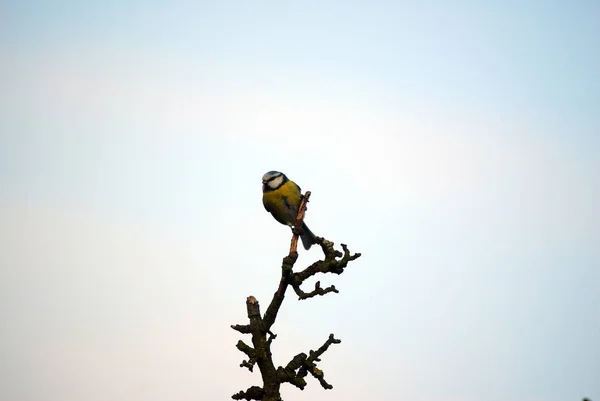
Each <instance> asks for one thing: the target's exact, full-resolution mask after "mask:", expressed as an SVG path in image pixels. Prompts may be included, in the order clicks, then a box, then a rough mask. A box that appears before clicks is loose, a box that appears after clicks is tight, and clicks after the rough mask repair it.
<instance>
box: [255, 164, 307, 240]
mask: <svg viewBox="0 0 600 401" xmlns="http://www.w3.org/2000/svg"><path fill="white" fill-rule="evenodd" d="M262 190H263V198H262V201H263V205H264V207H265V209H266V210H267V212H269V213H271V214H272V215H273V217H274V218H275V220H277V221H278V222H280V223H281V224H284V225H287V226H290V227H293V226H294V224H295V223H296V216H297V214H298V208H299V207H300V201H301V200H302V197H303V195H302V192H301V190H300V187H299V186H298V184H296V183H295V182H294V181H292V180H290V179H289V178H287V177H286V175H285V174H283V173H282V172H280V171H269V172H267V173H265V175H263V177H262ZM301 229H302V234H301V235H300V239H301V240H302V245H303V246H304V249H306V250H308V249H310V247H311V246H312V245H313V244H316V243H317V238H316V237H315V235H314V234H313V233H312V231H310V229H309V228H308V227H307V226H306V224H305V223H304V222H302V227H301Z"/></svg>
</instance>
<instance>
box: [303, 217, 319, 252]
mask: <svg viewBox="0 0 600 401" xmlns="http://www.w3.org/2000/svg"><path fill="white" fill-rule="evenodd" d="M300 239H301V240H302V245H303V246H304V249H306V250H309V249H310V247H311V246H312V245H313V244H316V243H317V237H315V235H314V234H313V232H312V231H310V229H309V228H308V227H307V226H306V224H305V223H304V222H303V223H302V235H301V236H300Z"/></svg>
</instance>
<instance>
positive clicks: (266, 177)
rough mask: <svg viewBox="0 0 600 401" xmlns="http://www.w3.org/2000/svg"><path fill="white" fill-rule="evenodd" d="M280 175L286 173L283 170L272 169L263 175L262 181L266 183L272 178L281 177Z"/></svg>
mask: <svg viewBox="0 0 600 401" xmlns="http://www.w3.org/2000/svg"><path fill="white" fill-rule="evenodd" d="M280 176H283V177H285V174H283V173H282V172H281V171H275V170H272V171H269V172H267V173H265V175H263V177H262V182H263V184H265V183H267V182H269V181H270V180H272V179H274V178H277V177H280Z"/></svg>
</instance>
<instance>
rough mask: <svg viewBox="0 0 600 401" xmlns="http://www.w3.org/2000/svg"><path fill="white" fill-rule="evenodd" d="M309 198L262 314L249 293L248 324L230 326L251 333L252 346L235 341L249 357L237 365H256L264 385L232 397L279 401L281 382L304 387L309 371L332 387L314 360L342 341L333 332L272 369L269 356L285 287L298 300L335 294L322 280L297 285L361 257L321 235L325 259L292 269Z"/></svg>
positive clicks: (337, 271) (302, 205)
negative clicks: (304, 286) (311, 285)
mask: <svg viewBox="0 0 600 401" xmlns="http://www.w3.org/2000/svg"><path fill="white" fill-rule="evenodd" d="M309 198H310V192H306V194H305V195H304V196H303V197H302V199H301V202H300V205H299V208H298V214H297V216H296V221H295V225H294V228H293V230H292V233H293V235H292V241H291V243H290V251H289V254H288V255H287V256H286V257H285V258H283V261H282V264H281V278H280V280H279V286H278V287H277V291H275V293H274V294H273V298H272V300H271V303H270V304H269V306H268V307H267V310H266V311H265V314H264V316H261V313H260V306H259V303H258V301H257V300H256V298H254V297H253V296H249V297H248V298H247V300H246V309H247V312H248V319H249V320H250V324H246V325H239V324H236V325H232V326H231V328H232V329H233V330H236V331H238V332H240V333H242V334H252V345H253V346H252V347H251V346H249V345H248V344H246V343H244V342H243V341H241V340H240V341H238V343H237V344H236V347H237V348H238V349H239V350H240V351H241V352H243V353H244V354H246V355H247V356H248V360H244V361H242V363H241V364H240V367H245V368H248V370H250V371H251V372H252V371H253V369H254V366H255V365H258V368H259V370H260V374H261V377H262V380H263V387H258V386H253V387H250V388H249V389H248V390H246V391H240V392H238V393H237V394H234V395H233V396H232V398H233V399H234V400H261V401H281V396H280V393H279V389H280V386H281V384H282V383H290V384H292V385H294V386H296V387H298V388H300V389H304V387H305V386H306V380H305V377H306V376H307V375H308V373H310V374H311V375H312V376H313V377H314V378H315V379H317V380H318V381H319V383H320V384H321V386H322V387H323V388H325V389H331V388H333V386H331V385H330V384H329V383H327V382H326V381H325V379H324V373H323V371H322V370H320V369H319V368H318V367H317V365H316V363H317V362H319V361H320V359H319V357H320V356H321V355H322V354H323V353H324V352H325V351H326V350H327V349H328V348H329V346H330V345H331V344H338V343H340V342H341V341H340V340H338V339H335V338H334V337H333V334H331V335H330V336H329V339H328V340H327V341H326V342H325V343H324V344H323V345H322V346H321V347H320V348H319V349H317V351H312V350H311V351H310V352H309V355H306V354H305V353H300V354H298V355H296V356H295V357H294V358H293V359H292V360H291V361H290V362H289V363H288V364H287V365H286V366H285V368H283V367H281V366H280V367H278V368H277V369H275V365H274V364H273V358H272V355H271V343H272V342H273V340H274V339H275V338H276V337H277V335H276V334H273V332H272V331H271V327H272V326H273V324H275V320H276V319H277V314H278V313H279V309H280V308H281V305H282V304H283V300H284V298H285V292H286V290H287V288H288V286H290V285H291V286H292V288H293V289H294V291H295V292H296V294H297V295H298V297H299V299H308V298H312V297H315V296H317V295H319V296H322V295H325V294H328V293H330V292H335V293H337V292H338V290H337V289H336V288H335V286H334V285H331V286H329V287H326V288H322V287H321V282H320V281H317V282H316V284H315V288H314V290H312V291H310V292H304V291H303V290H302V289H301V288H300V286H301V285H302V283H303V282H304V281H305V280H307V279H308V278H310V277H312V276H314V275H316V274H317V273H334V274H342V273H343V272H344V269H345V268H346V266H347V265H348V263H349V262H350V261H353V260H355V259H357V258H358V257H360V256H361V255H360V253H356V254H351V253H350V251H349V250H348V248H347V246H346V245H345V244H341V246H342V250H343V252H340V251H338V250H336V249H335V248H334V243H333V242H330V241H327V240H326V239H324V238H320V237H317V244H319V245H320V246H321V249H322V250H323V254H324V256H325V257H324V259H323V260H320V261H317V262H315V263H313V264H311V265H310V266H308V267H306V268H305V269H304V270H302V271H300V272H294V271H293V268H294V265H295V263H296V261H297V260H298V252H297V247H298V238H299V236H300V235H301V228H300V227H302V222H303V219H304V213H305V211H306V204H307V202H308V200H309Z"/></svg>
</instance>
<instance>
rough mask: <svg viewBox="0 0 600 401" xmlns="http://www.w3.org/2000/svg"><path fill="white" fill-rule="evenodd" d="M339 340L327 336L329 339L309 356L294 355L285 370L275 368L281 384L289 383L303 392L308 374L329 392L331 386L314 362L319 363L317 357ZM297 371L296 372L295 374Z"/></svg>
mask: <svg viewBox="0 0 600 401" xmlns="http://www.w3.org/2000/svg"><path fill="white" fill-rule="evenodd" d="M341 342H342V341H341V340H338V339H336V338H334V336H333V334H330V335H329V338H328V339H327V341H326V342H325V344H323V345H322V346H321V347H320V348H319V349H318V350H317V351H313V350H311V351H310V356H308V357H307V356H306V354H305V353H300V354H298V355H296V356H295V357H294V358H293V359H292V360H291V361H290V362H289V363H288V364H287V365H286V367H285V368H282V367H281V366H280V367H278V368H277V376H278V377H279V380H280V381H281V382H282V383H291V384H293V385H294V386H296V387H298V388H299V389H300V390H304V387H305V386H306V380H304V378H305V377H306V375H307V374H308V373H309V372H310V374H311V375H312V376H313V377H314V378H315V379H317V380H318V381H319V383H321V386H322V387H323V388H324V389H326V390H330V389H332V388H333V386H332V385H331V384H329V383H327V382H326V381H325V378H324V376H325V374H324V373H323V371H322V370H320V369H319V368H317V364H316V362H320V361H321V360H320V359H319V357H320V356H321V355H323V353H324V352H325V351H327V349H328V348H329V346H330V345H331V344H339V343H341ZM296 370H297V372H296Z"/></svg>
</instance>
